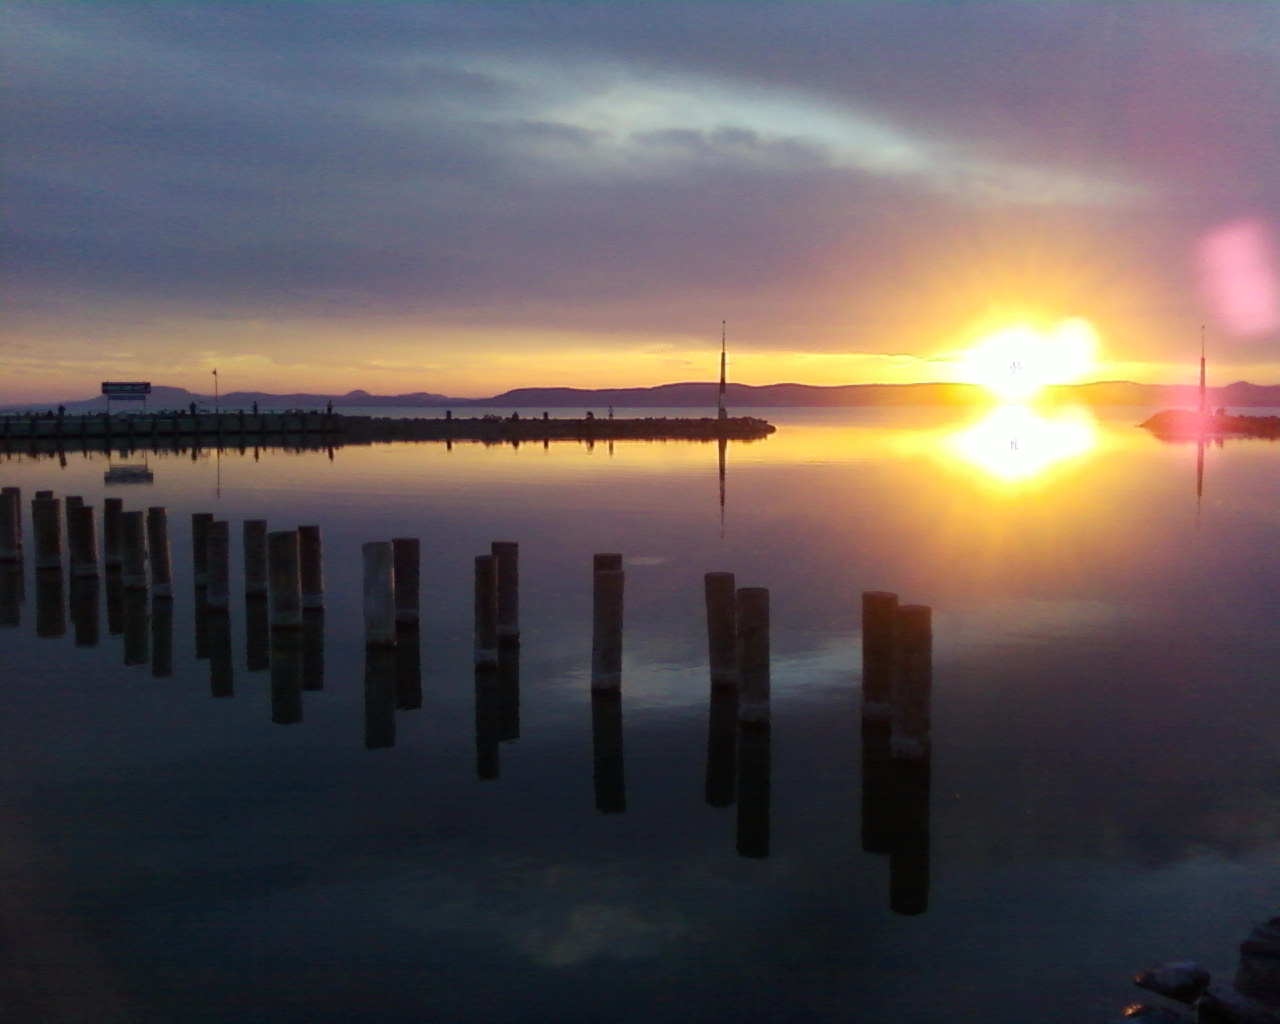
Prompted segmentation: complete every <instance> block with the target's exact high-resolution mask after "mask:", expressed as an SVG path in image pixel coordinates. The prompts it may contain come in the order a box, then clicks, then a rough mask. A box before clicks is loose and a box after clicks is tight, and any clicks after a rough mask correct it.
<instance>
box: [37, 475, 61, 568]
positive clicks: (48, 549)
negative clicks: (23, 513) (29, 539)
mask: <svg viewBox="0 0 1280 1024" xmlns="http://www.w3.org/2000/svg"><path fill="white" fill-rule="evenodd" d="M41 493H44V492H41ZM31 533H32V536H34V537H35V546H36V569H61V568H62V502H61V501H59V500H58V499H57V498H54V497H52V496H50V497H48V498H41V497H39V495H37V496H36V497H35V498H34V499H33V500H32V502H31Z"/></svg>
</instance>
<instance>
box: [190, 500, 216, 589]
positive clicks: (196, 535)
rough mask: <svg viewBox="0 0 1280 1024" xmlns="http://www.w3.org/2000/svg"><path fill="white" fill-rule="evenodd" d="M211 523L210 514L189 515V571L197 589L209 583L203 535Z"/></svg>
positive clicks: (211, 516) (207, 560) (207, 552)
mask: <svg viewBox="0 0 1280 1024" xmlns="http://www.w3.org/2000/svg"><path fill="white" fill-rule="evenodd" d="M211 522H213V513H212V512H192V513H191V570H192V574H193V576H194V580H195V585H196V586H197V587H204V586H207V585H208V583H209V551H208V548H207V547H206V545H205V535H206V534H207V533H208V530H209V524H210V523H211Z"/></svg>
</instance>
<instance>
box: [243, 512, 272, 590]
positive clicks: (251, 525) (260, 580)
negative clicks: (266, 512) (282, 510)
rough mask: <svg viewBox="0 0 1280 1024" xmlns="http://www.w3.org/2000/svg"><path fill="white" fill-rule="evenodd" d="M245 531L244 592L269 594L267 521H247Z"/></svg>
mask: <svg viewBox="0 0 1280 1024" xmlns="http://www.w3.org/2000/svg"><path fill="white" fill-rule="evenodd" d="M243 531H244V592H245V593H246V594H265V593H266V592H267V521H266V520H265V519H246V520H245V521H244V526H243Z"/></svg>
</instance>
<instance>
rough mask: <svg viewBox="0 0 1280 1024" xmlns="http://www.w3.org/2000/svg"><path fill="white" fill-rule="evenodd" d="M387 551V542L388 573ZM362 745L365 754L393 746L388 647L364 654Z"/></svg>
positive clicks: (392, 668) (392, 670)
mask: <svg viewBox="0 0 1280 1024" xmlns="http://www.w3.org/2000/svg"><path fill="white" fill-rule="evenodd" d="M371 543H381V542H380V541H374V542H371ZM365 546H366V547H368V545H367V544H366V545H365ZM390 549H391V544H390V542H387V565H388V571H389V567H390V565H391V560H390V555H391V550H390ZM364 745H365V749H366V750H378V749H385V748H388V747H394V746H395V745H396V655H395V651H393V650H392V649H391V648H390V647H387V646H375V645H372V644H370V645H368V646H367V647H365V651H364Z"/></svg>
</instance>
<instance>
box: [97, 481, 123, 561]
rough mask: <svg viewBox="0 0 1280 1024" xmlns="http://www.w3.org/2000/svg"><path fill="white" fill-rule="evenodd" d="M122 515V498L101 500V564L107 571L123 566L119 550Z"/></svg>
mask: <svg viewBox="0 0 1280 1024" xmlns="http://www.w3.org/2000/svg"><path fill="white" fill-rule="evenodd" d="M123 514H124V499H123V498H104V499H103V501H102V564H103V565H104V566H105V567H106V568H108V569H118V568H119V567H120V566H121V565H123V564H124V556H123V554H122V552H121V548H120V517H121V516H122V515H123Z"/></svg>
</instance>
